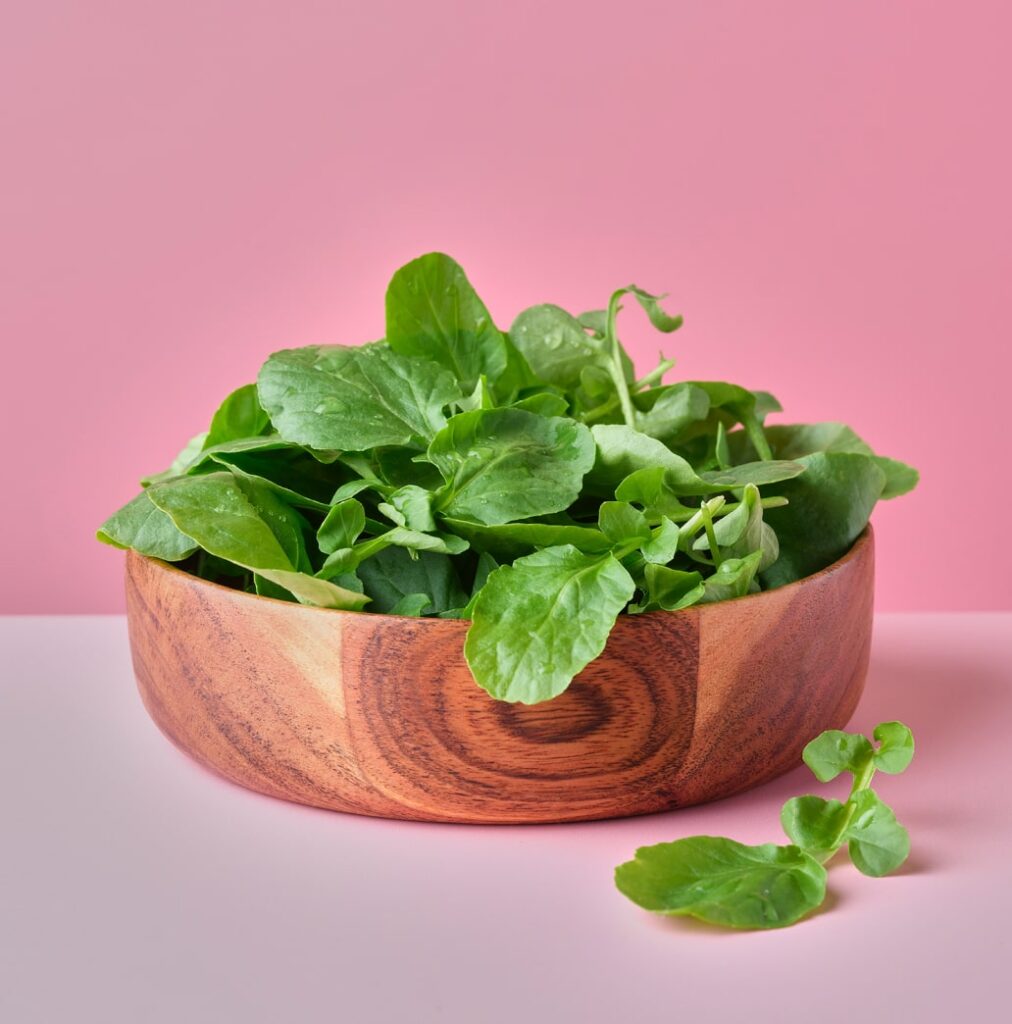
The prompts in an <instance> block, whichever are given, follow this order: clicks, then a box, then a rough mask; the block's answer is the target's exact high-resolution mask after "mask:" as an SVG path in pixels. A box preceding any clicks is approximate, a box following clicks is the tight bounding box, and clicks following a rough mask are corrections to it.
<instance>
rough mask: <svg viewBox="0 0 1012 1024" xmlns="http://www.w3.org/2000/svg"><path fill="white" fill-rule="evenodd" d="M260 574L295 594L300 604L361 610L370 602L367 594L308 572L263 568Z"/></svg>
mask: <svg viewBox="0 0 1012 1024" xmlns="http://www.w3.org/2000/svg"><path fill="white" fill-rule="evenodd" d="M259 575H260V576H263V577H264V578H265V579H267V580H269V581H270V582H271V583H275V584H277V585H278V586H279V587H284V588H285V590H287V591H289V592H291V593H292V594H294V595H295V598H296V600H297V601H299V603H300V604H311V605H315V606H317V607H318V608H338V609H343V610H345V611H359V610H361V609H362V608H364V607H365V606H366V605H367V604H368V603H369V598H368V597H367V596H366V595H365V594H359V593H357V592H356V591H354V590H349V589H347V588H346V587H342V586H339V585H338V584H337V583H333V582H331V581H330V580H321V579H318V578H317V577H316V576H310V575H309V574H308V573H304V572H295V571H294V570H289V569H261V570H260V571H259Z"/></svg>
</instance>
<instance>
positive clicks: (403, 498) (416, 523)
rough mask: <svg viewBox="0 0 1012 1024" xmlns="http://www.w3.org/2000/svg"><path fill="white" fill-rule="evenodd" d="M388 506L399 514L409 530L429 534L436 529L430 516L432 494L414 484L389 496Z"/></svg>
mask: <svg viewBox="0 0 1012 1024" xmlns="http://www.w3.org/2000/svg"><path fill="white" fill-rule="evenodd" d="M389 502H390V504H391V505H392V506H393V507H394V508H395V509H396V510H397V511H398V512H399V513H400V514H401V516H402V517H403V518H404V522H403V523H401V524H400V525H401V526H406V527H407V528H408V529H409V530H420V531H421V532H422V533H431V532H434V531H435V529H436V520H435V518H434V517H433V515H432V492H431V491H427V490H426V489H425V488H424V487H418V486H417V485H416V484H405V485H404V486H403V487H398V488H397V490H395V491H392V492H391V493H390V495H389Z"/></svg>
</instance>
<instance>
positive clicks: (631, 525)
mask: <svg viewBox="0 0 1012 1024" xmlns="http://www.w3.org/2000/svg"><path fill="white" fill-rule="evenodd" d="M597 522H598V528H599V529H600V531H601V533H603V534H604V535H605V537H607V538H608V540H610V541H611V542H612V544H623V543H625V542H626V541H630V540H636V541H641V542H642V543H644V544H646V543H649V541H650V539H651V531H650V524H649V523H648V522H647V517H646V516H645V515H643V513H642V512H640V510H639V509H637V508H633V506H632V505H630V504H629V503H628V502H627V501H604V502H602V503H601V507H600V509H599V511H598V517H597ZM668 560H669V561H670V559H668Z"/></svg>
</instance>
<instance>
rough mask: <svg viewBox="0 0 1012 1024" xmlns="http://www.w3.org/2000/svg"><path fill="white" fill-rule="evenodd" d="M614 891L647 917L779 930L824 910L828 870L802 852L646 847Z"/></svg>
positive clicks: (731, 846)
mask: <svg viewBox="0 0 1012 1024" xmlns="http://www.w3.org/2000/svg"><path fill="white" fill-rule="evenodd" d="M615 884H616V886H617V887H618V889H619V891H620V892H621V893H623V894H624V895H625V896H627V897H628V898H629V899H630V900H632V901H633V902H634V903H636V904H637V905H638V906H641V907H643V908H644V909H645V910H652V911H655V912H657V913H661V914H686V915H689V916H691V917H695V918H698V919H699V920H701V921H709V922H711V923H712V924H720V925H726V926H728V927H731V928H781V927H783V926H784V925H789V924H793V923H794V922H795V921H798V920H800V919H801V918H802V917H804V915H805V914H807V913H809V912H810V911H812V910H814V909H815V908H816V907H818V906H819V905H820V904H821V903H822V901H823V899H825V895H826V870H825V868H823V867H822V865H821V864H819V863H818V861H816V860H815V859H814V858H813V857H811V856H809V854H807V853H805V852H804V851H803V850H799V849H798V848H797V847H796V846H774V845H773V844H772V843H766V844H764V845H762V846H745V845H744V844H742V843H737V842H735V841H734V840H733V839H721V838H718V837H716V836H691V837H689V838H687V839H676V840H675V841H674V842H672V843H658V844H657V845H655V846H645V847H641V848H640V849H639V850H637V851H636V858H635V860H631V861H628V862H626V863H625V864H621V865H619V867H618V868H616V870H615Z"/></svg>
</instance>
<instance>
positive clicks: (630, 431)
mask: <svg viewBox="0 0 1012 1024" xmlns="http://www.w3.org/2000/svg"><path fill="white" fill-rule="evenodd" d="M590 431H591V433H592V434H593V435H594V443H595V444H596V446H597V454H596V458H595V461H594V465H593V467H592V468H591V470H590V472H589V473H588V474H587V483H588V485H590V486H592V487H593V488H595V489H599V490H603V491H604V492H605V493H608V494H610V493H612V492H613V491H614V490H615V488H616V487H618V485H619V484H621V483H622V482H623V481H624V480H625V479H626V478H627V477H628V476H630V475H631V474H632V473H635V472H636V471H637V470H641V469H650V470H654V471H656V470H657V469H658V468H660V469H662V470H666V471H667V472H665V474H664V477H663V480H664V486H665V488H666V489H667V490H668V491H669V492H670V493H671V494H674V495H690V494H715V493H717V492H719V491H722V490H726V488H724V487H720V486H718V485H715V484H709V483H707V482H706V481H705V480H702V479H700V477H699V476H698V475H697V473H696V471H695V470H694V469H693V468H692V466H690V465H689V463H688V462H686V461H685V459H683V458H682V457H681V456H680V455H676V454H675V453H674V452H673V451H671V450H670V449H669V448H668V447H667V446H666V445H664V444H662V443H661V442H660V441H658V440H657V439H656V438H653V437H648V436H647V435H646V434H644V433H641V432H640V431H638V430H635V429H634V428H633V427H629V426H626V425H625V424H621V423H599V424H596V425H595V426H593V427H591V428H590ZM626 500H635V499H626Z"/></svg>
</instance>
